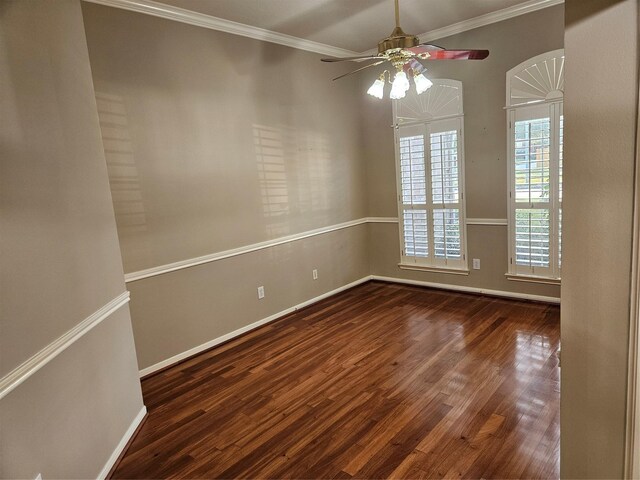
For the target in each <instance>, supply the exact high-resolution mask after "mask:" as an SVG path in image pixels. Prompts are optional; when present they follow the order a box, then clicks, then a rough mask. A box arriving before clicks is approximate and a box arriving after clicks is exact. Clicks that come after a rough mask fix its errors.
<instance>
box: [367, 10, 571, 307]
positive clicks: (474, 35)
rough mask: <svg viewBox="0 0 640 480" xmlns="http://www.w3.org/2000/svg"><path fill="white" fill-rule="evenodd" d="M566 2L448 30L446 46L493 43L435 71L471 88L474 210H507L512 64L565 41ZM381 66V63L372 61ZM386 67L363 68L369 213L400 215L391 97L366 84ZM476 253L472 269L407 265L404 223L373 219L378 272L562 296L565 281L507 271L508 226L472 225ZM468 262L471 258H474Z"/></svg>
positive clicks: (493, 213) (468, 123)
mask: <svg viewBox="0 0 640 480" xmlns="http://www.w3.org/2000/svg"><path fill="white" fill-rule="evenodd" d="M563 32H564V24H563V7H562V6H557V7H551V8H546V9H544V10H540V11H537V12H534V13H530V14H527V15H522V16H519V17H516V18H513V19H510V20H507V21H504V22H499V23H495V24H492V25H488V26H486V27H482V28H477V29H474V30H470V31H468V32H464V33H461V34H459V35H454V36H451V37H447V38H443V39H440V40H437V41H434V42H433V43H435V44H438V45H441V46H443V47H446V48H486V49H488V50H490V52H491V54H490V55H489V57H488V58H487V59H486V60H483V61H481V62H453V61H451V62H431V63H428V64H427V66H428V67H429V75H430V76H431V77H432V78H452V79H455V80H460V81H462V83H463V88H464V113H465V118H464V122H465V125H464V128H465V179H466V205H467V218H495V219H505V218H507V191H508V189H507V162H506V153H507V134H506V131H507V126H506V114H505V111H504V109H503V107H504V105H505V88H506V86H505V78H506V72H507V71H508V70H510V69H511V68H513V67H515V66H516V65H518V64H519V63H521V62H523V61H524V60H526V59H528V58H531V57H533V56H535V55H538V54H541V53H544V52H548V51H551V50H556V49H558V48H562V46H563ZM372 70H375V69H372ZM378 74H379V71H374V72H372V73H370V74H368V75H363V79H362V80H363V81H362V85H361V86H360V93H361V95H360V98H361V99H362V107H361V108H362V109H363V114H362V118H361V121H362V126H363V138H364V139H365V141H364V148H365V158H366V162H367V167H368V192H369V195H368V198H369V205H368V208H369V215H370V216H374V217H376V216H377V217H397V215H398V209H397V202H396V195H397V193H396V183H395V182H396V180H395V178H396V174H395V159H394V158H395V157H394V151H393V130H392V129H391V128H390V125H391V124H392V122H393V118H392V114H391V104H390V103H389V101H379V100H377V99H374V98H372V97H370V96H368V95H364V92H365V91H366V89H367V88H368V85H369V84H370V83H371V82H372V81H373V78H375V77H376V76H377V75H378ZM467 233H468V237H467V238H468V242H467V243H468V254H469V257H468V258H469V259H471V258H479V259H480V260H481V266H482V269H481V270H471V273H470V275H469V276H467V277H460V276H454V275H447V274H434V273H427V272H415V271H406V270H400V269H399V268H398V267H397V264H398V262H399V260H400V246H399V236H398V225H397V224H375V225H371V226H370V239H369V242H370V249H371V251H372V252H377V254H374V255H372V273H373V274H376V275H384V276H390V277H397V278H407V279H412V280H422V281H426V282H436V283H445V284H455V285H464V286H470V287H477V288H486V289H494V290H502V291H511V292H520V293H528V294H533V295H544V296H553V297H559V296H560V288H559V287H557V286H550V285H537V284H530V283H522V282H513V281H509V280H507V279H506V278H505V276H504V274H505V273H506V271H507V262H508V251H507V247H508V232H507V227H506V226H484V225H469V226H468V227H467ZM469 263H471V262H470V261H469Z"/></svg>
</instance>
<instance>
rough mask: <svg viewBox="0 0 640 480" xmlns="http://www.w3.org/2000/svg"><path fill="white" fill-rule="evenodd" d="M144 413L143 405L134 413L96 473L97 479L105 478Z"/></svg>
mask: <svg viewBox="0 0 640 480" xmlns="http://www.w3.org/2000/svg"><path fill="white" fill-rule="evenodd" d="M146 414H147V407H145V406H144V405H143V406H142V408H141V409H140V411H139V412H138V414H137V415H136V417H135V418H134V419H133V422H131V425H129V428H127V431H126V432H125V434H124V436H123V437H122V439H121V440H120V442H119V443H118V446H117V447H116V449H115V450H114V451H113V453H112V454H111V456H110V457H109V460H107V463H105V465H104V467H102V470H100V473H99V474H98V480H103V479H105V478H107V475H109V472H110V471H111V469H112V468H113V466H114V465H115V464H116V462H117V461H118V458H119V457H120V454H121V453H122V451H123V450H124V448H125V447H126V446H127V443H129V440H131V437H132V436H133V434H134V433H136V429H137V428H138V425H140V422H142V420H143V419H144V416H145V415H146Z"/></svg>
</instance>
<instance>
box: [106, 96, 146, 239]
mask: <svg viewBox="0 0 640 480" xmlns="http://www.w3.org/2000/svg"><path fill="white" fill-rule="evenodd" d="M96 103H97V106H98V117H99V119H100V130H101V131H102V143H103V144H104V153H105V157H106V161H107V169H108V172H109V184H110V186H111V195H112V197H113V208H114V210H115V214H116V224H117V225H118V232H119V234H120V235H126V234H131V233H137V232H144V231H146V230H147V219H146V215H145V209H144V203H143V201H142V191H141V188H140V178H139V175H138V169H137V167H136V163H135V157H134V153H133V145H132V142H131V136H130V135H129V126H128V121H127V112H126V110H125V106H124V101H123V100H122V98H121V97H119V96H117V95H111V94H107V93H100V92H96Z"/></svg>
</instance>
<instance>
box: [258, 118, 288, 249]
mask: <svg viewBox="0 0 640 480" xmlns="http://www.w3.org/2000/svg"><path fill="white" fill-rule="evenodd" d="M253 143H254V147H255V152H256V163H257V167H258V180H259V188H260V198H261V200H262V213H263V216H264V218H265V219H266V220H267V225H266V228H267V235H268V236H269V238H275V237H281V236H284V235H288V234H289V233H290V225H289V213H290V208H289V189H288V186H287V171H286V165H285V159H284V144H283V135H282V131H281V129H280V128H277V127H275V128H274V127H267V126H266V125H256V124H254V125H253Z"/></svg>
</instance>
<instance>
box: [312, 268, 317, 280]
mask: <svg viewBox="0 0 640 480" xmlns="http://www.w3.org/2000/svg"><path fill="white" fill-rule="evenodd" d="M312 273H313V279H314V280H317V279H318V270H316V269H315V268H314V269H313V272H312Z"/></svg>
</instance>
